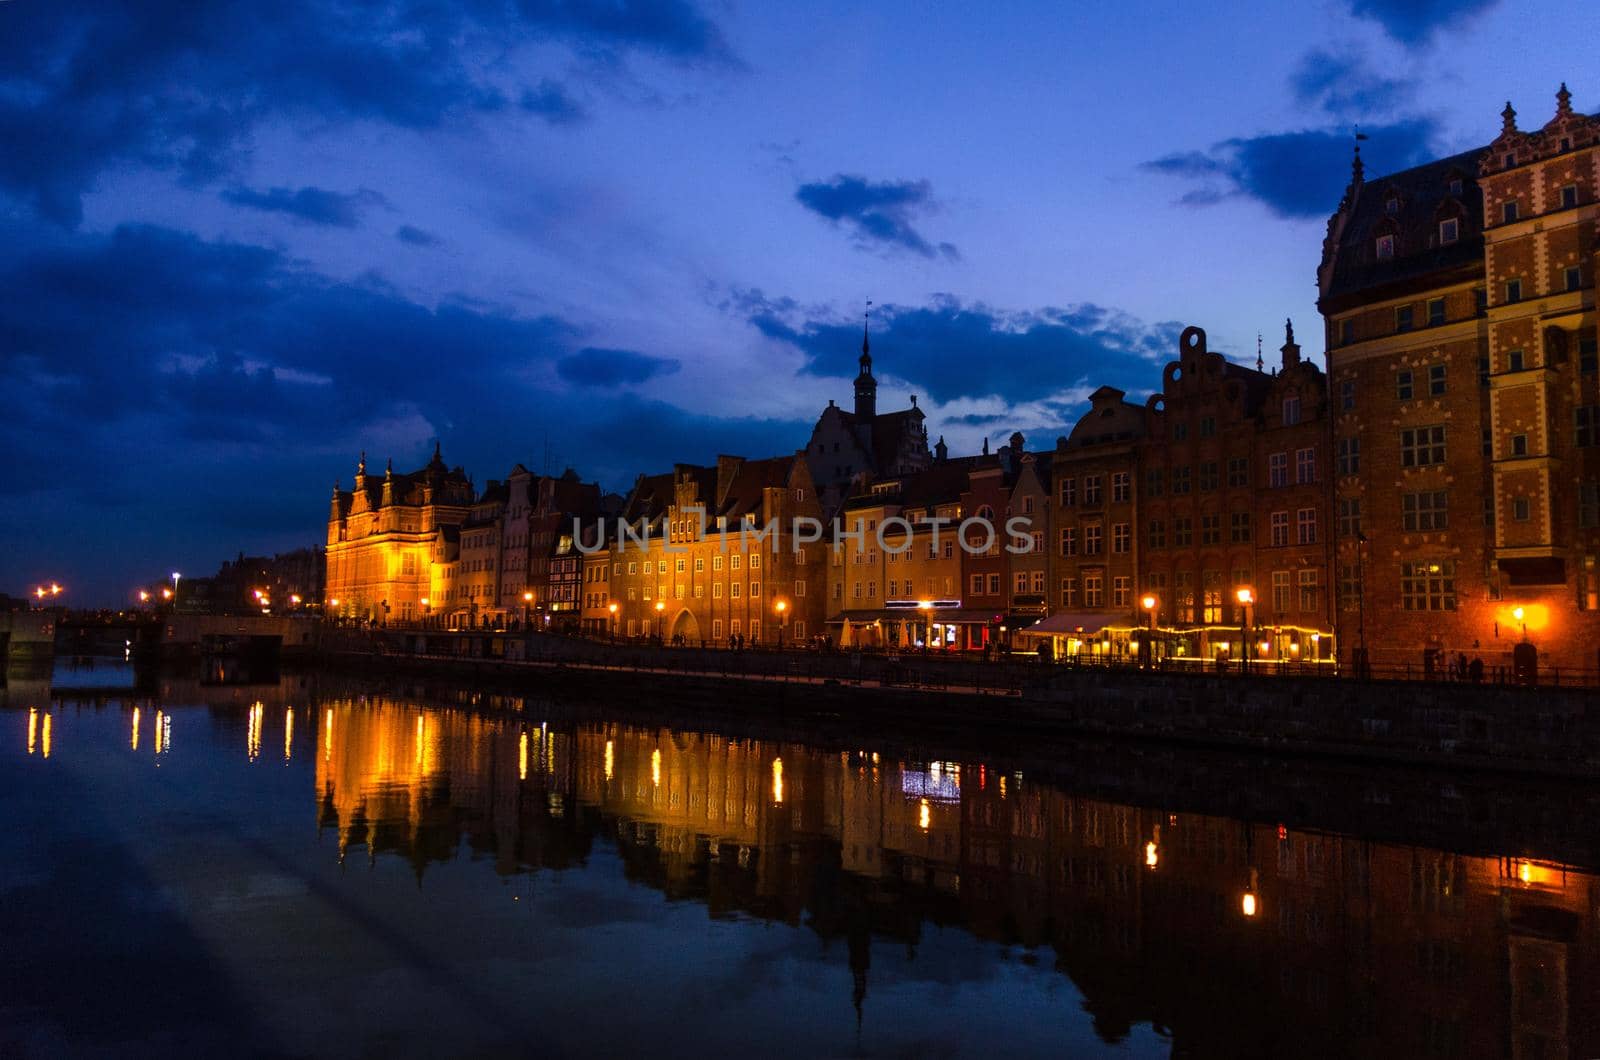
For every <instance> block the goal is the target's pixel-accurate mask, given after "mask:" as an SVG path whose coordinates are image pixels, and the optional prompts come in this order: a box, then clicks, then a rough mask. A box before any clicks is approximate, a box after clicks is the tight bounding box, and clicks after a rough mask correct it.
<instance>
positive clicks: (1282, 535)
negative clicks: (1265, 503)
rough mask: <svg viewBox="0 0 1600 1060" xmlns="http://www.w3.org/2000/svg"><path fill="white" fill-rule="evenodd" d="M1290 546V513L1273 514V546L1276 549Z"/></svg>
mask: <svg viewBox="0 0 1600 1060" xmlns="http://www.w3.org/2000/svg"><path fill="white" fill-rule="evenodd" d="M1288 544H1289V513H1288V512H1273V513H1272V545H1273V547H1274V548H1283V547H1284V546H1286V545H1288Z"/></svg>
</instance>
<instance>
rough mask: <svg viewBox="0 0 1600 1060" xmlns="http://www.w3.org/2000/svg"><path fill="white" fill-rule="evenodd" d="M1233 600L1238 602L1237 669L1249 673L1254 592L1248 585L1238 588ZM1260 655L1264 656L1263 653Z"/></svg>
mask: <svg viewBox="0 0 1600 1060" xmlns="http://www.w3.org/2000/svg"><path fill="white" fill-rule="evenodd" d="M1233 595H1234V598H1235V599H1237V600H1238V601H1239V668H1240V670H1241V671H1242V672H1245V673H1249V672H1250V649H1249V648H1247V647H1246V645H1248V644H1249V643H1250V617H1251V612H1252V611H1253V609H1254V607H1255V602H1256V594H1255V590H1253V589H1251V588H1250V586H1248V585H1241V586H1239V590H1238V591H1237V592H1235V593H1234V594H1233ZM1262 654H1265V652H1263V653H1262Z"/></svg>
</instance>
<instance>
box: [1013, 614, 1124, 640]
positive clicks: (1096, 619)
mask: <svg viewBox="0 0 1600 1060" xmlns="http://www.w3.org/2000/svg"><path fill="white" fill-rule="evenodd" d="M1111 619H1112V616H1110V615H1106V614H1102V613H1100V612H1098V611H1057V612H1056V613H1055V614H1053V615H1051V616H1050V617H1049V618H1044V619H1040V620H1039V621H1038V622H1035V623H1034V624H1033V625H1031V626H1028V627H1027V628H1026V629H1019V630H1017V633H1018V634H1019V635H1021V636H1024V637H1065V636H1071V635H1074V634H1082V635H1084V636H1088V635H1089V634H1091V633H1099V632H1100V631H1101V630H1102V629H1105V628H1106V626H1108V625H1110V624H1111Z"/></svg>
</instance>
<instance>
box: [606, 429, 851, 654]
mask: <svg viewBox="0 0 1600 1060" xmlns="http://www.w3.org/2000/svg"><path fill="white" fill-rule="evenodd" d="M820 516H821V507H820V504H819V502H818V499H817V491H816V488H815V487H814V485H813V484H812V480H811V473H810V468H809V466H808V464H807V462H806V461H805V460H804V459H802V454H799V453H796V454H795V455H794V456H783V457H769V458H767V459H764V460H746V459H745V458H743V457H737V456H719V457H718V458H717V463H716V466H715V467H707V466H701V465H695V464H678V465H676V466H675V467H674V469H673V471H672V472H671V473H670V474H661V475H650V476H645V475H641V476H640V477H639V479H638V480H637V481H636V482H635V484H634V488H633V490H632V491H631V492H630V494H629V495H628V498H627V501H626V503H625V504H624V506H623V509H622V514H621V516H620V522H619V524H618V525H619V527H620V528H621V531H620V532H619V533H617V534H616V535H615V538H614V541H613V544H612V550H611V576H610V583H609V584H610V590H611V593H612V597H613V602H615V603H616V604H617V605H618V617H617V622H618V625H619V628H620V632H621V634H622V635H623V636H627V637H649V636H659V637H661V638H663V639H665V640H667V641H676V642H678V643H684V644H701V643H707V644H718V645H723V644H726V643H728V642H729V640H730V638H734V637H738V638H742V640H743V642H744V643H748V644H774V643H777V642H778V641H779V640H780V639H783V640H785V641H786V642H788V643H795V642H801V643H803V642H804V641H805V640H807V639H808V638H809V637H811V636H814V635H817V634H820V633H821V632H822V619H823V614H824V612H823V608H824V606H825V604H826V595H825V593H824V592H823V591H822V588H823V580H822V579H823V570H824V564H823V561H822V554H823V545H822V544H821V543H820V542H819V543H817V544H812V545H809V546H808V545H805V544H801V543H798V542H796V540H795V532H794V531H795V520H796V519H797V518H808V519H813V520H820Z"/></svg>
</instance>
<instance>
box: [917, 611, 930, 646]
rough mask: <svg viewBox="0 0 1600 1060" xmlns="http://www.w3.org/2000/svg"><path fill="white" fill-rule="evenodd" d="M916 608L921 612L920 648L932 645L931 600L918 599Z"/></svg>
mask: <svg viewBox="0 0 1600 1060" xmlns="http://www.w3.org/2000/svg"><path fill="white" fill-rule="evenodd" d="M917 610H918V611H921V612H922V650H923V651H927V650H929V649H930V648H932V647H933V601H932V600H918V601H917Z"/></svg>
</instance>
